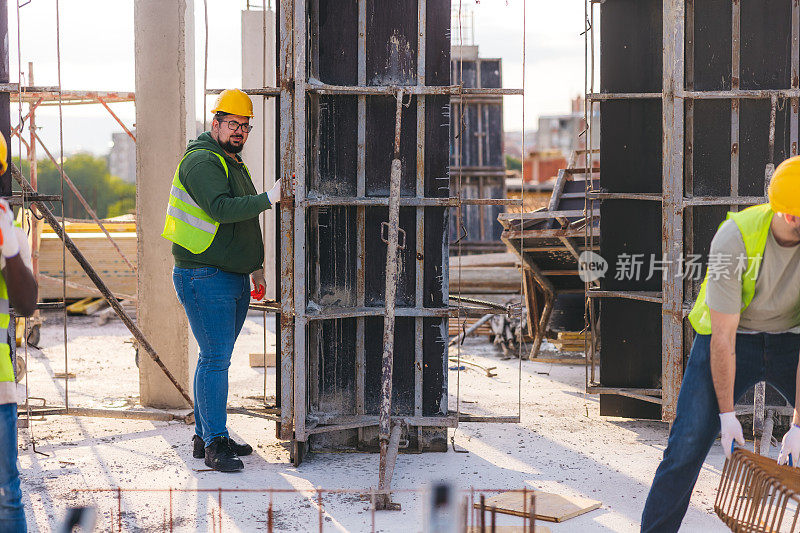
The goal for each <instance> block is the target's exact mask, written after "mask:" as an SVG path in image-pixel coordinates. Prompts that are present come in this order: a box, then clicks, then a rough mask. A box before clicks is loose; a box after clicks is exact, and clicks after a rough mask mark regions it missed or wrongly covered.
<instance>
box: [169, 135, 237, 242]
mask: <svg viewBox="0 0 800 533" xmlns="http://www.w3.org/2000/svg"><path fill="white" fill-rule="evenodd" d="M200 150H205V151H206V152H211V153H212V154H214V155H215V156H217V157H218V158H219V160H220V162H221V163H222V166H223V168H225V176H226V177H228V176H230V174H229V172H228V164H227V163H225V158H224V157H222V156H221V155H219V154H218V153H216V152H214V151H212V150H206V149H205V148H199V149H197V150H192V151H191V152H189V153H187V154H186V155H185V156H183V159H181V161H180V163H178V168H176V169H175V177H173V178H172V189H171V190H170V193H169V204H168V205H167V218H166V221H165V222H164V231H163V232H162V233H161V236H162V237H164V238H165V239H167V240H170V241H172V242H174V243H175V244H177V245H179V246H183V247H184V248H186V249H187V250H189V251H190V252H192V253H193V254H199V253H202V252H204V251H206V250H207V249H208V247H209V246H211V242H212V241H213V240H214V236H215V235H216V234H217V229H218V228H219V222H217V221H216V220H214V219H213V218H211V217H210V216H208V215H207V214H206V212H205V211H203V209H202V208H201V207H200V206H199V205H197V202H195V201H194V200H193V199H192V197H191V196H190V195H189V193H188V192H187V191H186V189H185V188H184V187H183V184H181V180H180V178H179V177H178V174H179V173H180V170H181V163H183V161H184V160H185V159H186V158H187V157H188V156H189V154H193V153H194V152H199V151H200ZM245 170H247V167H245ZM249 173H250V172H249V171H248V174H249Z"/></svg>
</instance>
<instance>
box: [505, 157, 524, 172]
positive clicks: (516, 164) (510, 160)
mask: <svg viewBox="0 0 800 533" xmlns="http://www.w3.org/2000/svg"><path fill="white" fill-rule="evenodd" d="M506 169H508V170H522V161H520V160H519V159H517V158H516V157H514V156H513V155H508V154H506Z"/></svg>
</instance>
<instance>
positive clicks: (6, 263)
mask: <svg viewBox="0 0 800 533" xmlns="http://www.w3.org/2000/svg"><path fill="white" fill-rule="evenodd" d="M0 263H2V264H0V267H2V272H3V279H4V280H5V283H6V288H7V290H8V299H9V301H10V303H11V307H13V308H14V312H15V313H16V314H17V315H20V316H30V315H32V314H33V312H34V311H35V310H36V298H37V293H38V288H37V285H36V279H35V278H34V277H33V272H32V271H31V268H30V263H31V254H30V250H29V248H28V238H27V236H26V235H25V233H24V232H23V231H22V230H21V229H20V228H17V227H16V226H14V222H13V219H12V216H11V208H10V207H9V205H8V202H6V200H4V199H0Z"/></svg>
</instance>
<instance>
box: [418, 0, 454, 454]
mask: <svg viewBox="0 0 800 533" xmlns="http://www.w3.org/2000/svg"><path fill="white" fill-rule="evenodd" d="M417 6H418V7H417V9H418V11H417V85H419V86H424V85H425V83H426V80H425V55H426V49H425V41H426V37H427V31H426V30H427V28H426V20H427V17H426V14H427V13H426V12H427V1H426V0H418V4H417ZM423 196H425V96H422V95H418V96H417V198H422V197H423ZM416 242H417V250H416V254H415V258H416V262H415V263H414V264H415V265H416V293H415V299H414V301H415V303H414V305H415V306H416V307H417V308H421V307H422V306H423V304H424V290H423V289H424V286H425V284H424V281H425V268H424V267H425V263H424V258H425V208H423V207H417V239H416ZM423 335H424V331H423V319H422V317H420V316H418V317H416V318H415V319H414V336H415V338H414V341H415V344H414V416H420V417H421V416H422V365H423V364H424V363H423V356H422V349H423V345H422V337H423ZM446 357H447V354H445V358H446ZM417 447H418V449H419V450H420V451H422V429H421V428H417Z"/></svg>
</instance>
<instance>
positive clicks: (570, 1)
mask: <svg viewBox="0 0 800 533" xmlns="http://www.w3.org/2000/svg"><path fill="white" fill-rule="evenodd" d="M190 1H191V0H190ZM261 1H262V0H250V2H251V4H258V5H259V6H260V5H261ZM266 1H267V2H268V4H271V0H266ZM386 1H391V0H386ZM207 2H208V14H209V57H208V86H209V87H210V88H215V87H238V86H241V59H240V57H241V55H240V54H241V29H240V24H241V15H240V12H241V10H242V9H245V8H246V4H247V0H207ZM459 2H460V4H461V9H462V12H463V13H466V12H468V11H469V10H471V11H473V12H474V19H475V22H474V32H475V44H477V45H478V46H479V47H480V55H481V56H482V57H500V58H502V60H503V86H504V87H510V88H520V87H522V42H523V39H522V37H523V2H525V4H526V5H525V6H524V7H525V11H526V17H525V26H526V31H525V32H524V33H525V37H526V39H525V41H526V46H525V49H526V54H525V56H526V57H525V59H526V61H525V91H526V96H525V110H524V111H525V128H526V130H531V129H536V123H537V118H538V116H539V115H549V114H559V113H566V112H568V111H569V109H570V100H571V99H572V98H573V97H575V96H577V95H579V94H582V93H583V90H584V74H583V73H584V38H583V36H582V35H581V32H582V31H583V18H584V0H562V1H558V2H553V1H552V0H453V7H454V8H456V9H457V8H458V5H459ZM8 3H9V44H10V63H11V81H12V82H16V81H17V77H18V76H17V71H18V70H20V71H21V72H22V80H23V85H25V84H27V76H28V70H29V69H28V62H29V61H32V62H33V63H34V69H33V70H34V81H35V83H36V85H57V83H58V68H57V61H56V57H57V55H56V52H57V46H56V41H57V39H56V33H57V32H56V10H55V4H56V2H55V1H54V0H31V1H30V2H29V3H27V4H26V5H24V6H23V7H21V8H20V9H19V26H20V32H19V43H20V44H19V46H18V45H17V42H18V40H17V39H18V35H17V33H18V32H17V20H18V19H17V1H16V0H10V1H9V2H8ZM19 3H20V4H24V0H19ZM59 4H60V12H59V18H60V24H59V25H60V28H61V31H60V44H61V46H60V49H61V81H62V86H63V88H64V89H65V90H66V89H73V90H89V89H94V90H113V91H134V90H135V80H134V45H133V40H134V34H133V24H134V21H133V0H59ZM194 10H195V60H196V61H195V78H196V83H195V88H196V92H197V116H198V120H202V109H203V105H202V100H201V95H202V88H203V59H204V57H203V49H204V22H203V0H194ZM466 33H467V32H466V30H465V31H464V35H466ZM465 40H468V37H465ZM454 44H457V39H456V42H455V43H454ZM20 59H21V68H18V66H17V65H18V64H20V61H19V60H20ZM211 100H213V98H212V99H211ZM211 100H210V101H209V104H210V103H211ZM522 100H523V98H522V97H520V96H510V97H506V98H505V99H504V113H505V116H504V124H505V129H506V131H518V130H520V129H521V127H522V122H523V120H522V116H523V109H522V107H523V106H522ZM111 107H112V108H113V109H114V111H115V113H117V114H118V115H119V116H120V118H121V119H122V120H123V121H124V122H125V124H126V125H127V126H128V127H132V126H133V124H134V122H135V108H134V105H133V104H127V103H122V104H112V105H111ZM209 107H210V105H209ZM26 112H27V111H26V110H25V109H23V111H22V115H23V116H24V115H25V113H26ZM18 115H19V110H18V107H17V105H16V104H12V124H16V123H17V122H18ZM37 125H38V126H40V127H41V131H40V136H41V137H42V139H43V140H44V142H45V144H46V145H48V147H49V148H50V150H51V152H54V153H57V152H58V151H59V131H58V125H59V120H58V111H57V108H48V109H42V110H41V111H38V112H37ZM116 131H122V130H121V128H120V127H119V125H118V124H117V123H116V122H115V121H114V120H113V118H112V117H111V116H110V115H109V114H108V113H107V112H106V111H105V110H104V109H103V108H102V107H101V106H99V105H91V106H72V107H65V108H64V110H63V132H64V150H65V153H73V152H76V151H88V152H92V153H95V154H98V155H100V154H105V153H106V152H107V151H108V150H109V148H110V146H111V133H112V132H116ZM12 145H13V146H12V152H14V153H15V154H16V153H17V152H18V146H17V143H16V142H13V143H12Z"/></svg>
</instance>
